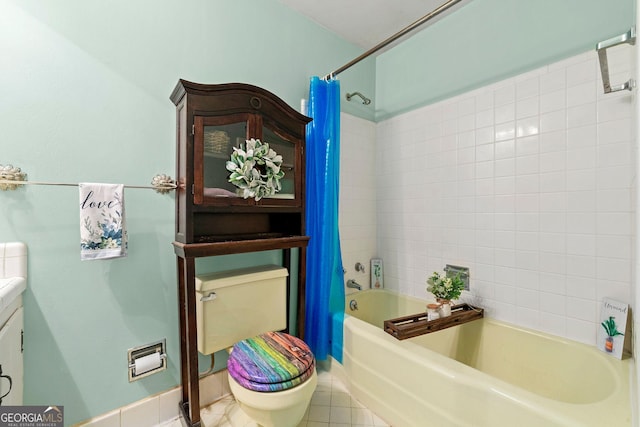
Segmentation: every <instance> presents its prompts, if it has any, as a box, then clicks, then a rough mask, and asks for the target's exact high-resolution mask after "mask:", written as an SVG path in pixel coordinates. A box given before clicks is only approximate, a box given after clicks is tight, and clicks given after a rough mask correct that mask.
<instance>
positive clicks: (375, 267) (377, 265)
mask: <svg viewBox="0 0 640 427" xmlns="http://www.w3.org/2000/svg"><path fill="white" fill-rule="evenodd" d="M382 288H384V280H383V274H382V259H381V258H371V289H382Z"/></svg>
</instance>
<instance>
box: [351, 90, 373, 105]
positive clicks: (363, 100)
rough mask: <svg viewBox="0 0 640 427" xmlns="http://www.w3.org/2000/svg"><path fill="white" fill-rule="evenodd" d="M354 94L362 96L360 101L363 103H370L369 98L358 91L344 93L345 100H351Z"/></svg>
mask: <svg viewBox="0 0 640 427" xmlns="http://www.w3.org/2000/svg"><path fill="white" fill-rule="evenodd" d="M354 96H359V97H360V98H362V103H363V104H364V105H369V104H371V100H370V99H369V98H367V97H366V96H364V95H363V94H361V93H360V92H353V93H348V94H347V95H346V98H347V101H351V98H353V97H354Z"/></svg>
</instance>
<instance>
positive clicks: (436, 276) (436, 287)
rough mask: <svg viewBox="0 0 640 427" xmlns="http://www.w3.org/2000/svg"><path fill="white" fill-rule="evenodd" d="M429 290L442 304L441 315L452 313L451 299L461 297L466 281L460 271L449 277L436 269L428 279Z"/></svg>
mask: <svg viewBox="0 0 640 427" xmlns="http://www.w3.org/2000/svg"><path fill="white" fill-rule="evenodd" d="M427 285H428V286H427V292H431V293H432V294H433V296H434V297H436V301H438V303H439V304H440V317H446V316H450V315H451V300H454V299H458V298H460V294H462V291H463V290H464V281H463V280H462V279H461V278H460V273H458V274H456V275H455V276H452V277H449V276H447V275H446V273H443V274H440V273H438V272H436V271H434V272H433V274H432V275H431V276H430V277H429V278H428V279H427Z"/></svg>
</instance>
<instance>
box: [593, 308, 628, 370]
mask: <svg viewBox="0 0 640 427" xmlns="http://www.w3.org/2000/svg"><path fill="white" fill-rule="evenodd" d="M628 316H629V304H626V303H623V302H619V301H615V300H612V299H609V298H603V300H602V308H601V311H600V325H599V327H598V335H597V340H596V345H597V346H598V348H599V349H600V350H601V351H604V352H605V353H607V354H610V355H611V356H613V357H616V358H618V359H622V354H623V350H624V346H625V339H626V335H625V334H626V330H627V320H628Z"/></svg>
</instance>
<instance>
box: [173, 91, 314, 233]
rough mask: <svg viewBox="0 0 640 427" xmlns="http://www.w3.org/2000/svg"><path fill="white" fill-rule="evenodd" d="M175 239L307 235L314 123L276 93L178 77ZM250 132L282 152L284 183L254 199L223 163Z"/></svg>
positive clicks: (175, 97)
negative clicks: (308, 154)
mask: <svg viewBox="0 0 640 427" xmlns="http://www.w3.org/2000/svg"><path fill="white" fill-rule="evenodd" d="M171 100H172V101H173V103H174V104H175V105H176V107H177V122H178V127H177V140H178V145H177V148H178V151H177V162H178V167H177V180H178V184H179V186H180V188H179V191H178V193H177V204H176V209H177V212H176V220H177V224H176V241H178V242H182V243H206V242H223V241H238V240H253V239H265V238H282V237H287V236H297V235H303V234H304V138H305V129H306V124H307V123H308V122H309V121H310V119H309V118H308V117H305V116H303V115H302V114H300V113H298V112H297V111H295V110H294V109H292V108H291V107H289V106H288V105H287V104H286V103H285V102H284V101H282V100H281V99H280V98H278V97H277V96H275V95H273V94H272V93H270V92H268V91H266V90H264V89H261V88H259V87H256V86H251V85H247V84H240V83H230V84H220V85H201V84H196V83H191V82H187V81H184V80H180V81H179V82H178V85H177V86H176V88H175V90H174V91H173V93H172V95H171ZM251 138H255V139H259V140H261V141H262V142H266V143H268V144H269V146H270V147H271V148H272V149H273V150H275V151H276V153H277V154H279V155H281V156H282V158H283V164H282V169H283V170H284V173H285V174H284V177H283V178H282V180H281V184H282V189H281V190H280V191H279V192H278V193H277V194H275V195H273V196H271V197H266V198H263V199H261V200H259V201H256V200H254V199H252V198H248V199H245V198H243V197H241V196H239V195H238V194H237V188H236V187H234V185H233V184H231V183H229V182H228V176H229V172H228V171H227V169H226V167H225V165H226V162H227V161H228V160H229V159H230V155H231V153H232V152H233V148H234V147H236V148H239V147H241V146H243V145H244V144H245V141H246V140H248V139H251Z"/></svg>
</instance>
